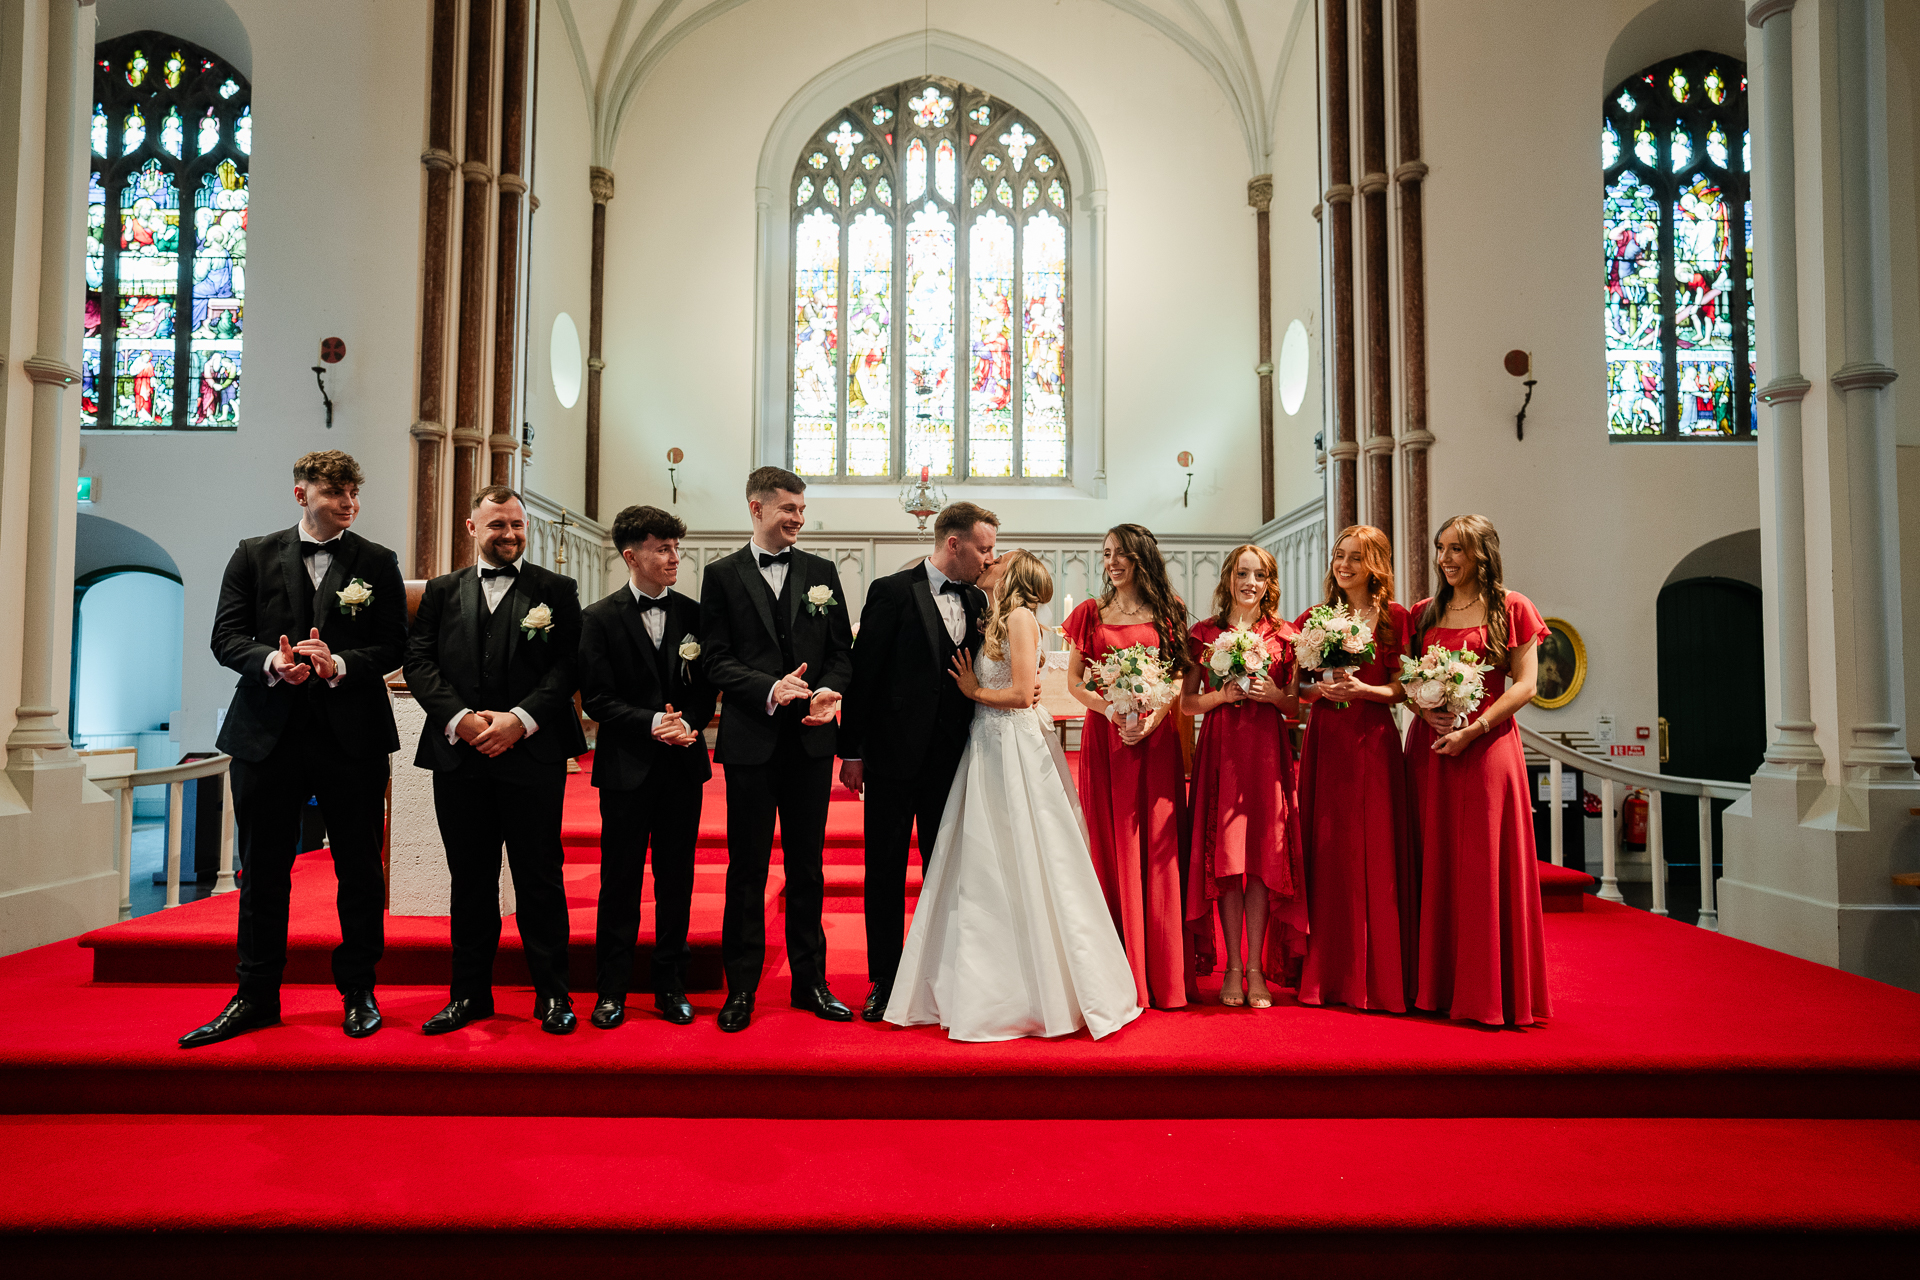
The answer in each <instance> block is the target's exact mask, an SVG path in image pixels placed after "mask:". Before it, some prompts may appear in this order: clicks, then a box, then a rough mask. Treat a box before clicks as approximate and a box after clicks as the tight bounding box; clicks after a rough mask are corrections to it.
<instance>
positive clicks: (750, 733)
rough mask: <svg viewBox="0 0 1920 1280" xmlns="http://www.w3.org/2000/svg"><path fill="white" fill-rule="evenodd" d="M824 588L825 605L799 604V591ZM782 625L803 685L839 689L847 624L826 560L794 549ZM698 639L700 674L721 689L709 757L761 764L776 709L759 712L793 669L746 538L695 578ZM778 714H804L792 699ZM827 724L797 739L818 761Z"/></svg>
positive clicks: (773, 740)
mask: <svg viewBox="0 0 1920 1280" xmlns="http://www.w3.org/2000/svg"><path fill="white" fill-rule="evenodd" d="M816 586H825V587H827V588H828V589H829V590H830V591H831V592H832V594H833V603H832V604H830V605H827V606H826V607H825V608H824V609H819V610H817V611H816V610H810V609H809V608H808V607H807V591H808V590H809V589H810V588H812V587H816ZM786 608H787V627H788V630H789V632H790V634H791V636H792V639H793V656H794V663H795V665H798V664H799V663H802V662H804V663H806V664H807V673H806V675H805V676H804V677H802V678H803V679H804V680H806V682H807V684H808V686H809V687H811V688H814V689H833V690H835V691H837V692H839V693H841V694H845V693H846V691H847V685H848V683H849V682H850V681H851V680H852V679H853V624H852V622H851V621H850V620H849V618H848V616H847V606H846V597H845V594H844V593H843V592H842V591H841V589H840V575H839V574H838V573H837V572H835V570H834V567H833V562H832V561H830V560H825V559H822V558H821V557H819V556H816V555H809V554H808V553H807V552H805V551H802V550H800V548H798V547H795V548H794V549H793V559H792V562H791V564H790V565H789V567H788V569H787V602H786ZM700 632H701V643H702V644H703V645H704V646H705V648H706V662H707V679H708V680H710V681H711V682H712V683H713V686H714V688H716V689H718V690H719V691H720V692H722V693H724V694H726V695H727V697H726V703H725V705H724V706H723V707H722V708H721V711H720V738H719V742H718V745H717V746H716V747H715V749H714V753H713V758H714V759H715V760H718V761H719V762H720V763H721V764H765V763H766V762H767V761H768V760H770V759H772V758H773V749H774V747H775V745H777V744H778V742H779V740H780V715H771V716H770V715H768V714H767V710H766V707H767V694H768V693H769V692H771V691H772V689H773V686H774V684H775V682H776V681H778V680H779V679H780V677H781V676H784V675H786V674H787V672H789V671H791V670H792V669H793V668H792V667H789V666H787V665H786V661H785V659H784V658H783V657H782V655H781V652H780V636H779V633H778V632H777V631H776V630H775V629H774V619H773V604H772V601H771V600H770V599H769V596H768V592H767V589H766V580H765V579H763V578H762V577H761V576H760V563H759V559H758V557H757V554H756V553H755V551H754V550H753V545H752V544H751V543H749V544H748V545H747V546H745V547H742V548H741V549H740V550H738V551H736V552H734V553H733V554H732V555H730V556H728V557H726V558H725V559H724V560H716V561H715V562H714V563H712V564H710V565H708V566H707V572H706V574H705V576H704V577H703V578H702V579H701V583H700ZM781 714H782V715H804V714H805V711H804V710H803V709H802V708H801V706H800V704H795V705H794V706H792V707H789V708H786V709H785V710H783V711H782V712H781ZM834 738H835V729H834V726H833V725H832V724H820V725H804V726H802V727H801V729H800V743H801V746H802V748H803V749H804V750H805V751H806V753H807V754H808V755H809V756H812V757H814V758H816V759H818V758H819V757H821V756H830V755H832V754H833V750H834Z"/></svg>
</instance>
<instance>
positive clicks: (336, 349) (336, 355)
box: [313, 338, 347, 431]
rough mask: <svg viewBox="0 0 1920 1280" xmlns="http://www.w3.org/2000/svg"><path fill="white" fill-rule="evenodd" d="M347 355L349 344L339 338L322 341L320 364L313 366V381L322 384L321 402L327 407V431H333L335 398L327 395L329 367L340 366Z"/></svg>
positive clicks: (323, 339)
mask: <svg viewBox="0 0 1920 1280" xmlns="http://www.w3.org/2000/svg"><path fill="white" fill-rule="evenodd" d="M346 354H347V344H346V343H344V342H342V341H341V340H340V339H338V338H322V339H320V363H319V364H317V365H315V366H313V380H314V381H315V382H317V383H319V384H320V402H321V403H322V404H324V405H325V406H326V407H327V430H329V431H331V430H333V397H332V396H330V395H328V394H327V366H328V365H330V364H339V363H340V361H341V360H342V359H343V358H345V356H346Z"/></svg>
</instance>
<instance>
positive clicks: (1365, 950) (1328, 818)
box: [1294, 603, 1419, 1013]
mask: <svg viewBox="0 0 1920 1280" xmlns="http://www.w3.org/2000/svg"><path fill="white" fill-rule="evenodd" d="M1306 616H1307V615H1306V614H1304V613H1303V614H1301V615H1300V618H1299V620H1298V621H1296V622H1295V623H1294V626H1295V628H1300V627H1303V626H1305V625H1306ZM1412 622H1413V620H1412V617H1411V615H1409V614H1408V613H1407V609H1406V606H1405V605H1401V604H1393V603H1389V605H1388V607H1387V624H1388V625H1387V627H1386V631H1387V632H1388V633H1389V636H1388V637H1387V638H1382V637H1379V636H1376V637H1375V642H1374V657H1373V660H1372V661H1371V662H1367V663H1363V664H1361V665H1360V666H1359V667H1357V668H1355V669H1354V677H1355V678H1356V679H1358V680H1359V681H1360V682H1361V683H1363V684H1371V685H1385V684H1388V683H1390V682H1392V681H1393V680H1395V679H1398V678H1399V675H1400V655H1401V654H1402V653H1404V652H1405V651H1406V644H1407V635H1408V632H1409V631H1410V630H1411V629H1412ZM1306 705H1307V706H1308V707H1309V708H1311V709H1310V710H1309V711H1308V712H1307V736H1306V739H1305V741H1303V742H1302V743H1301V744H1300V826H1301V828H1302V830H1303V831H1304V832H1305V834H1306V852H1307V907H1308V913H1309V915H1310V916H1311V918H1312V920H1313V936H1312V937H1311V938H1309V939H1308V941H1307V962H1306V966H1305V968H1304V969H1303V970H1302V971H1301V974H1300V987H1299V992H1298V995H1299V999H1300V1002H1301V1003H1302V1004H1344V1005H1347V1006H1349V1007H1351V1008H1355V1009H1385V1010H1389V1011H1391V1012H1393V1013H1405V1012H1406V1011H1407V997H1408V995H1410V994H1411V992H1412V983H1413V957H1414V954H1415V944H1416V935H1415V929H1416V927H1417V925H1418V923H1419V916H1418V902H1417V900H1416V898H1415V896H1414V889H1415V886H1416V885H1417V884H1418V883H1419V881H1418V878H1417V877H1418V873H1419V869H1418V868H1417V867H1416V866H1413V865H1411V862H1410V846H1411V842H1410V838H1409V832H1408V828H1407V821H1408V819H1407V782H1406V766H1405V763H1404V761H1403V760H1402V758H1401V753H1400V729H1399V726H1398V725H1396V724H1395V723H1394V719H1393V712H1392V711H1391V710H1390V709H1389V708H1388V706H1387V704H1386V703H1384V702H1371V701H1359V702H1350V703H1348V704H1347V705H1346V706H1344V707H1340V706H1336V705H1334V703H1333V702H1331V701H1330V700H1328V699H1326V698H1319V699H1316V700H1314V701H1313V702H1310V703H1307V704H1306Z"/></svg>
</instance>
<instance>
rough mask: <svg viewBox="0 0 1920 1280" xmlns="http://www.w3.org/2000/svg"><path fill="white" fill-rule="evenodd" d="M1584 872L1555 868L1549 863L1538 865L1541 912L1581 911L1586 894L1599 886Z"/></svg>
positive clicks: (1584, 904)
mask: <svg viewBox="0 0 1920 1280" xmlns="http://www.w3.org/2000/svg"><path fill="white" fill-rule="evenodd" d="M1599 883H1600V882H1599V881H1598V880H1595V879H1594V878H1593V877H1592V876H1590V875H1588V874H1587V873H1586V872H1584V871H1576V870H1574V869H1573V868H1572V867H1556V866H1554V865H1553V864H1552V863H1551V862H1542V863H1541V864H1540V908H1541V910H1543V911H1581V910H1584V909H1585V907H1586V898H1587V894H1589V893H1590V892H1592V890H1593V887H1594V886H1595V885H1596V884H1599Z"/></svg>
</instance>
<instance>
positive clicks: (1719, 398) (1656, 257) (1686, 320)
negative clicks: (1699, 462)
mask: <svg viewBox="0 0 1920 1280" xmlns="http://www.w3.org/2000/svg"><path fill="white" fill-rule="evenodd" d="M1601 116H1602V119H1601V125H1600V167H1601V170H1602V172H1603V173H1604V175H1605V193H1606V194H1605V197H1604V209H1605V224H1606V247H1605V258H1606V335H1607V433H1608V435H1609V436H1611V437H1612V438H1613V439H1616V440H1751V439H1753V432H1754V421H1755V416H1754V412H1755V408H1756V405H1755V402H1754V381H1755V364H1754V360H1755V347H1754V329H1753V199H1752V196H1751V193H1750V189H1749V171H1750V169H1751V167H1752V165H1751V155H1752V152H1751V146H1750V144H1749V141H1748V131H1747V69H1746V65H1745V64H1744V63H1741V62H1738V61H1736V60H1735V59H1732V58H1728V57H1724V56H1722V55H1720V54H1717V53H1710V52H1707V51H1704V50H1702V51H1699V52H1695V53H1690V54H1687V55H1686V56H1685V57H1681V58H1668V59H1664V60H1662V61H1660V62H1657V63H1655V64H1654V65H1653V66H1650V67H1647V68H1645V69H1644V70H1642V71H1639V72H1637V73H1635V74H1634V75H1632V76H1629V77H1627V79H1626V80H1624V81H1622V82H1621V83H1620V84H1618V85H1616V86H1615V87H1614V89H1613V91H1612V92H1611V93H1609V94H1608V95H1607V98H1606V101H1605V102H1604V103H1603V104H1602V110H1601Z"/></svg>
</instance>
